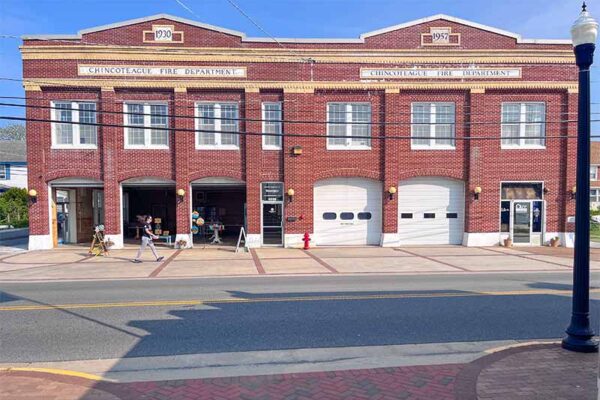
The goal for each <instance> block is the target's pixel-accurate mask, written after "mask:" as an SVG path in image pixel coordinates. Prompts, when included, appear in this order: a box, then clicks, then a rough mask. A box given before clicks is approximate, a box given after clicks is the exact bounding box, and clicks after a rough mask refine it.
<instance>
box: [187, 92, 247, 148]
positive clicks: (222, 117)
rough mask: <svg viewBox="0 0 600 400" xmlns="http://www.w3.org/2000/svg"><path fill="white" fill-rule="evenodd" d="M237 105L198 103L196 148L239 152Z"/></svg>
mask: <svg viewBox="0 0 600 400" xmlns="http://www.w3.org/2000/svg"><path fill="white" fill-rule="evenodd" d="M238 126H239V112H238V105H237V103H197V105H196V129H197V130H198V132H196V148H197V149H225V150H237V149H239V147H240V138H239V136H240V135H239V134H237V133H232V132H239V129H238Z"/></svg>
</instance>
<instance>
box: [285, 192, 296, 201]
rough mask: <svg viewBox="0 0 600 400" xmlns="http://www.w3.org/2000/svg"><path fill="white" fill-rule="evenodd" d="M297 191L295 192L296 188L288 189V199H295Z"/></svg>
mask: <svg viewBox="0 0 600 400" xmlns="http://www.w3.org/2000/svg"><path fill="white" fill-rule="evenodd" d="M295 193H296V192H294V189H292V188H290V189H288V190H287V195H288V199H289V201H290V203H291V202H292V201H293V200H294V194H295Z"/></svg>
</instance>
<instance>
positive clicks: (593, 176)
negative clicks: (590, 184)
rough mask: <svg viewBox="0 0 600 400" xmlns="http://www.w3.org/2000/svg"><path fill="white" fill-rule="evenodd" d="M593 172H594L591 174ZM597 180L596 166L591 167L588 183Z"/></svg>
mask: <svg viewBox="0 0 600 400" xmlns="http://www.w3.org/2000/svg"><path fill="white" fill-rule="evenodd" d="M592 171H594V172H592ZM597 180H598V166H597V165H591V166H590V181H597Z"/></svg>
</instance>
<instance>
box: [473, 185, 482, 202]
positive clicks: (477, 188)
mask: <svg viewBox="0 0 600 400" xmlns="http://www.w3.org/2000/svg"><path fill="white" fill-rule="evenodd" d="M480 194H481V186H475V189H473V198H474V199H475V200H479V195H480Z"/></svg>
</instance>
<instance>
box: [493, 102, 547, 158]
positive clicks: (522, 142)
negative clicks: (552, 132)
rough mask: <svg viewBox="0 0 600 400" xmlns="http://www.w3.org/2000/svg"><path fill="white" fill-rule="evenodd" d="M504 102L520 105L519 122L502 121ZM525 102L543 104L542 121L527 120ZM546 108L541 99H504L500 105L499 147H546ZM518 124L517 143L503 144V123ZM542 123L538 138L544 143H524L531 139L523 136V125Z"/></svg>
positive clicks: (538, 148)
mask: <svg viewBox="0 0 600 400" xmlns="http://www.w3.org/2000/svg"><path fill="white" fill-rule="evenodd" d="M505 104H519V105H520V107H521V112H520V117H519V122H504V105H505ZM527 104H542V105H543V106H544V119H543V121H542V122H527V115H526V109H527ZM547 110H548V108H547V107H546V103H545V102H543V101H505V102H503V103H502V104H501V105H500V123H501V125H500V148H501V149H534V150H535V149H537V150H543V149H545V148H546V113H547V112H548V111H547ZM517 123H518V124H519V144H505V143H504V139H506V138H505V137H504V136H502V128H503V127H504V125H505V124H506V125H515V124H517ZM533 123H535V124H538V123H539V124H542V136H540V139H542V140H543V142H544V144H543V145H539V144H526V143H525V140H527V139H531V138H530V137H529V138H528V137H525V126H526V125H527V124H533Z"/></svg>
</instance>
